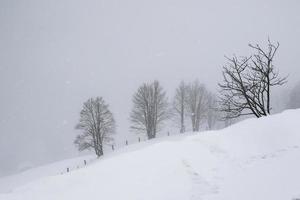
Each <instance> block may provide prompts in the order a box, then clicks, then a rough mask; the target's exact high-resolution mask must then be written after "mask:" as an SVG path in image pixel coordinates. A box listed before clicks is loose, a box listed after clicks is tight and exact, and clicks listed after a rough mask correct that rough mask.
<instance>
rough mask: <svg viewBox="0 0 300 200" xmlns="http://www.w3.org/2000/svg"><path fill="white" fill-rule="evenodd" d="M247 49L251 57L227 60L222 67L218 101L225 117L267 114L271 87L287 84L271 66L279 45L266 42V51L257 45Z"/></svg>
mask: <svg viewBox="0 0 300 200" xmlns="http://www.w3.org/2000/svg"><path fill="white" fill-rule="evenodd" d="M249 46H250V47H251V48H252V49H255V50H256V52H255V53H254V54H253V55H252V56H249V57H241V58H237V57H236V56H234V57H233V58H227V60H228V63H227V64H226V65H225V66H224V68H223V69H224V71H223V79H224V80H223V83H220V84H219V86H220V88H221V91H220V94H221V96H220V102H221V104H222V108H221V110H222V111H224V112H226V113H228V115H226V116H227V118H228V117H229V118H237V117H240V116H242V115H255V116H256V117H258V118H259V117H261V116H266V115H269V114H270V111H271V106H270V105H271V104H270V102H271V99H270V98H271V95H270V94H271V88H272V87H273V86H279V85H283V84H284V83H286V77H284V78H280V77H279V73H278V72H277V71H275V67H274V65H273V60H274V56H275V54H276V52H277V49H278V47H279V43H277V45H274V44H272V43H271V42H270V40H268V48H267V50H263V49H262V48H261V47H260V46H259V45H255V46H254V45H249Z"/></svg>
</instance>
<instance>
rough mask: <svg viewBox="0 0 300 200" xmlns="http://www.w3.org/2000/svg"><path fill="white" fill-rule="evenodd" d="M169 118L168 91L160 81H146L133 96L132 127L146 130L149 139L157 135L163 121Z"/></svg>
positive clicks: (135, 129) (141, 130) (138, 130)
mask: <svg viewBox="0 0 300 200" xmlns="http://www.w3.org/2000/svg"><path fill="white" fill-rule="evenodd" d="M168 118H169V109H168V100H167V97H166V92H165V91H164V90H163V88H162V87H161V86H160V84H159V82H158V81H154V82H152V83H144V84H143V85H142V86H140V87H139V88H138V90H137V92H136V93H135V94H134V96H133V109H132V112H131V114H130V120H131V123H132V126H131V129H132V130H134V131H136V132H145V133H146V134H147V136H148V139H152V138H155V137H156V134H157V132H158V131H159V130H160V128H161V127H162V125H163V122H164V121H165V120H166V119H168Z"/></svg>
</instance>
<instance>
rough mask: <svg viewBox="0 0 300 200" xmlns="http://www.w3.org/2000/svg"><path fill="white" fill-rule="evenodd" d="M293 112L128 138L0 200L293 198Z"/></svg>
mask: <svg viewBox="0 0 300 200" xmlns="http://www.w3.org/2000/svg"><path fill="white" fill-rule="evenodd" d="M299 119H300V110H289V111H286V112H284V113H281V114H277V115H273V116H270V117H266V118H262V119H249V120H245V121H243V122H241V123H238V124H236V125H234V126H232V127H229V128H226V129H223V130H220V131H210V132H201V133H197V134H191V133H189V134H186V135H181V136H172V137H165V138H162V139H154V140H152V141H149V142H144V143H140V144H136V145H130V146H128V147H126V148H123V149H121V150H119V151H116V152H115V153H112V154H110V155H108V156H105V157H103V158H101V159H99V160H98V161H96V162H93V163H92V164H90V165H88V166H87V167H84V168H81V169H78V170H73V171H71V172H70V173H64V174H56V175H54V174H51V173H50V174H49V175H47V173H46V172H45V175H44V176H40V177H38V179H36V180H34V181H32V182H29V183H26V184H25V185H22V186H17V187H15V188H14V189H13V190H12V191H7V192H6V193H1V194H0V200H41V199H43V200H54V199H55V200H69V199H70V200H71V199H72V200H82V199H105V200H120V199H123V200H200V199H205V200H241V199H243V200H254V199H255V200H266V199H272V200H282V199H290V200H292V199H293V198H297V197H299V198H300V181H299V179H300V173H299V169H300V131H299V124H298V123H299ZM53 166H55V165H53ZM50 169H51V167H50ZM16 179H17V178H16ZM2 183H3V181H2ZM0 186H1V185H0ZM0 191H1V190H0Z"/></svg>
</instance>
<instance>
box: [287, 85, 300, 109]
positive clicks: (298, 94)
mask: <svg viewBox="0 0 300 200" xmlns="http://www.w3.org/2000/svg"><path fill="white" fill-rule="evenodd" d="M287 108H288V109H296V108H300V82H298V83H297V84H296V85H295V87H294V88H293V89H292V91H291V93H290V97H289V102H288V105H287Z"/></svg>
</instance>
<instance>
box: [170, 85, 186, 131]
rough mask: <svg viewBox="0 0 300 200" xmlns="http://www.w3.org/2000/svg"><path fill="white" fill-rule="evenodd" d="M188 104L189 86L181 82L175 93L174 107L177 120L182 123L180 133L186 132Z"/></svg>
mask: <svg viewBox="0 0 300 200" xmlns="http://www.w3.org/2000/svg"><path fill="white" fill-rule="evenodd" d="M186 102H187V85H186V84H185V83H184V81H181V82H180V84H179V86H178V88H177V89H176V92H175V97H174V101H173V107H174V110H175V118H176V119H178V118H179V121H180V133H184V132H185V115H186Z"/></svg>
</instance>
